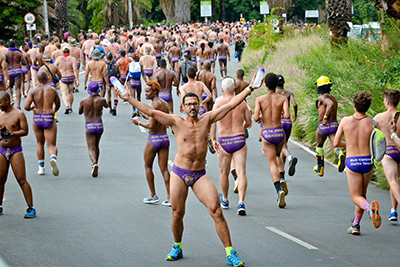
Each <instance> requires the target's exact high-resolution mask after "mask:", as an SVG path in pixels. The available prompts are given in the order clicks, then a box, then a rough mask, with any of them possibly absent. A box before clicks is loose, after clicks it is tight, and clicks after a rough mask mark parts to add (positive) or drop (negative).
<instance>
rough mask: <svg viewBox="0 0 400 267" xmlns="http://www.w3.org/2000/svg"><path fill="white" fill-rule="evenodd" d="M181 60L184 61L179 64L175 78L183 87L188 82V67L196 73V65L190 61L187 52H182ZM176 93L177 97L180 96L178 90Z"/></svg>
mask: <svg viewBox="0 0 400 267" xmlns="http://www.w3.org/2000/svg"><path fill="white" fill-rule="evenodd" d="M183 58H184V61H183V62H180V63H179V65H178V71H177V72H176V77H177V78H178V81H179V84H180V85H184V84H185V83H187V82H188V81H189V79H188V77H187V70H188V68H189V67H193V68H195V70H196V71H197V64H196V63H194V62H192V61H191V59H190V52H189V51H188V50H186V51H185V52H183ZM176 93H177V95H178V96H179V95H180V92H179V90H177V91H176Z"/></svg>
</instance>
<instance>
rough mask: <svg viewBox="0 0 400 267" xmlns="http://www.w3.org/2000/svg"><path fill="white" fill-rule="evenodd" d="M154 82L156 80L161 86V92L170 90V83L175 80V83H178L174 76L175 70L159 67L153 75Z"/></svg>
mask: <svg viewBox="0 0 400 267" xmlns="http://www.w3.org/2000/svg"><path fill="white" fill-rule="evenodd" d="M154 79H155V80H156V82H158V83H159V84H160V86H161V91H163V92H171V91H172V83H173V82H174V81H175V84H177V83H178V80H177V78H176V76H175V72H173V71H171V70H167V69H161V70H160V71H159V72H158V73H157V74H156V76H154Z"/></svg>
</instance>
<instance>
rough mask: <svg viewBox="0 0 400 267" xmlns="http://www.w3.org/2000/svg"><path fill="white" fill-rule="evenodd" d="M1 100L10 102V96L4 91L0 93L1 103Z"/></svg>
mask: <svg viewBox="0 0 400 267" xmlns="http://www.w3.org/2000/svg"><path fill="white" fill-rule="evenodd" d="M3 99H5V100H8V101H10V100H11V97H10V94H9V93H8V92H6V91H0V101H2V100H3Z"/></svg>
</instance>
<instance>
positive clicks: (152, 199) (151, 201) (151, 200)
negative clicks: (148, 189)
mask: <svg viewBox="0 0 400 267" xmlns="http://www.w3.org/2000/svg"><path fill="white" fill-rule="evenodd" d="M159 201H160V199H159V198H158V196H157V195H155V196H154V197H152V196H151V194H150V195H149V196H148V197H145V198H144V199H143V202H144V203H146V204H155V203H158V202H159Z"/></svg>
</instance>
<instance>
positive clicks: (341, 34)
mask: <svg viewBox="0 0 400 267" xmlns="http://www.w3.org/2000/svg"><path fill="white" fill-rule="evenodd" d="M326 15H327V21H328V25H329V28H330V29H331V31H332V44H333V46H338V45H340V44H342V43H347V32H348V31H350V27H349V25H348V24H347V22H349V21H351V0H326Z"/></svg>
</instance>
